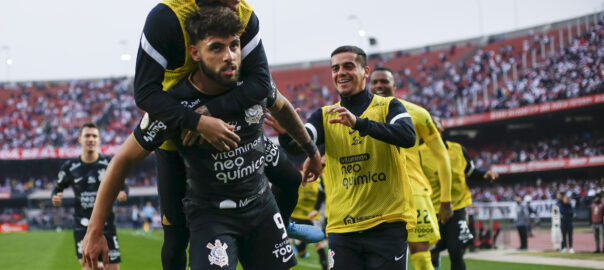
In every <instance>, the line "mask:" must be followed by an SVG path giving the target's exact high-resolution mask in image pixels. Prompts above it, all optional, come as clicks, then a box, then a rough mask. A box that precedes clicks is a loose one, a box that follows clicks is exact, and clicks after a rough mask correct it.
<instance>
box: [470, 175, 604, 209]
mask: <svg viewBox="0 0 604 270" xmlns="http://www.w3.org/2000/svg"><path fill="white" fill-rule="evenodd" d="M470 191H471V192H472V200H473V201H476V202H499V201H514V198H515V197H516V196H521V197H523V198H524V197H527V196H528V198H530V199H531V200H555V199H556V192H558V191H561V192H563V195H564V196H568V197H570V198H572V199H574V200H575V201H576V202H577V206H580V205H585V206H587V205H588V204H589V203H591V201H592V199H593V197H594V196H595V195H596V194H598V193H602V192H604V177H599V178H577V179H575V178H563V179H559V181H547V182H545V181H543V180H542V179H540V178H538V179H536V180H535V181H521V182H513V183H505V182H500V183H496V184H494V185H489V186H486V185H485V186H476V187H471V188H470Z"/></svg>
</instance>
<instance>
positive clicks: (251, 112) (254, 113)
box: [245, 104, 263, 125]
mask: <svg viewBox="0 0 604 270" xmlns="http://www.w3.org/2000/svg"><path fill="white" fill-rule="evenodd" d="M262 113H263V111H262V106H260V105H259V104H256V105H254V106H252V107H249V108H248V109H247V110H245V121H246V122H247V123H248V124H250V125H251V124H258V123H260V119H262Z"/></svg>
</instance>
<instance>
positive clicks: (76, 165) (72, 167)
mask: <svg viewBox="0 0 604 270" xmlns="http://www.w3.org/2000/svg"><path fill="white" fill-rule="evenodd" d="M81 165H82V163H80V162H78V163H74V164H71V167H69V170H70V171H73V170H75V169H77V168H78V167H80V166H81Z"/></svg>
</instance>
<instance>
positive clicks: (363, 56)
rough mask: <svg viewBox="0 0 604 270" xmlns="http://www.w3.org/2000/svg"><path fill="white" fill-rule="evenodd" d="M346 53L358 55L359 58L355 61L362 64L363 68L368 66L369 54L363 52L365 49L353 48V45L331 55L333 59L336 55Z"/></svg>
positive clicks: (342, 47)
mask: <svg viewBox="0 0 604 270" xmlns="http://www.w3.org/2000/svg"><path fill="white" fill-rule="evenodd" d="M344 52H353V53H356V54H357V57H356V58H355V60H357V62H359V63H360V64H361V66H363V67H364V66H367V54H366V53H365V51H363V49H361V48H359V47H357V46H352V45H345V46H340V47H338V48H336V49H335V50H334V51H333V52H332V53H331V57H333V56H334V55H336V54H339V53H344Z"/></svg>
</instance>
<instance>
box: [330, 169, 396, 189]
mask: <svg viewBox="0 0 604 270" xmlns="http://www.w3.org/2000/svg"><path fill="white" fill-rule="evenodd" d="M362 169H363V167H362V166H361V165H360V164H358V163H355V164H348V165H343V166H342V167H341V173H342V174H343V175H345V176H346V177H344V179H342V186H344V187H345V188H346V189H348V188H352V187H353V186H358V185H364V184H371V183H377V182H384V181H386V180H387V177H386V173H384V172H373V173H372V172H371V171H367V172H366V173H365V172H363V173H361V170H362Z"/></svg>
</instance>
